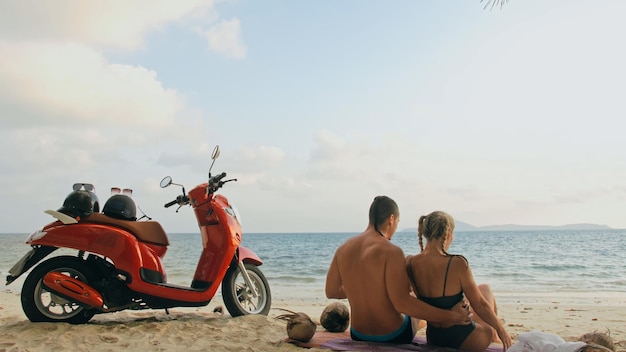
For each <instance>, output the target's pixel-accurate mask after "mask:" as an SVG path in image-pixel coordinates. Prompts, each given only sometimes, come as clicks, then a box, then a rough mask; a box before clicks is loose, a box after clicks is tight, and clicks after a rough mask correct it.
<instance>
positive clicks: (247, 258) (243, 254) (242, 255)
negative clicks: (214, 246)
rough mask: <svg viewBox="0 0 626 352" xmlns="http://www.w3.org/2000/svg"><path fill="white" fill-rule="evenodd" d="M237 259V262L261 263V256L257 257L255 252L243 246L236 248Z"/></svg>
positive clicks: (257, 264)
mask: <svg viewBox="0 0 626 352" xmlns="http://www.w3.org/2000/svg"><path fill="white" fill-rule="evenodd" d="M237 259H238V261H239V262H243V263H251V264H254V265H256V266H259V265H262V264H263V261H262V260H261V258H259V256H258V255H256V253H254V252H253V251H252V250H251V249H249V248H246V247H244V246H239V248H238V249H237Z"/></svg>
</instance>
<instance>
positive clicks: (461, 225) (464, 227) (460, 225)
mask: <svg viewBox="0 0 626 352" xmlns="http://www.w3.org/2000/svg"><path fill="white" fill-rule="evenodd" d="M454 223H455V226H454V231H459V232H460V231H524V230H525V231H533V230H537V231H545V230H612V228H611V227H609V226H607V225H598V224H569V225H560V226H548V225H514V224H506V225H488V226H473V225H470V224H468V223H466V222H463V221H458V220H455V222H454ZM416 231H417V228H415V227H414V228H406V229H403V230H402V232H416Z"/></svg>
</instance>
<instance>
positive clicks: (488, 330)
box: [407, 211, 512, 351]
mask: <svg viewBox="0 0 626 352" xmlns="http://www.w3.org/2000/svg"><path fill="white" fill-rule="evenodd" d="M417 233H418V238H419V245H420V249H421V253H420V254H418V255H416V256H409V257H407V271H408V274H409V278H410V279H411V284H412V286H413V290H414V291H415V295H416V296H417V297H418V298H420V299H421V300H422V301H424V302H426V303H428V304H430V305H433V306H436V307H439V308H444V309H449V308H450V307H452V306H454V305H455V304H457V303H458V302H459V301H462V300H463V297H464V295H465V297H466V298H467V300H468V301H469V303H470V305H471V307H472V309H473V312H474V313H475V318H476V319H475V321H472V323H471V324H469V325H452V326H450V325H444V324H441V323H436V322H428V325H427V328H426V339H427V340H428V343H429V344H431V345H435V346H440V347H448V348H457V349H461V350H465V351H484V350H485V349H486V348H487V347H488V346H489V344H490V343H491V342H492V339H493V337H494V333H493V329H495V331H496V333H497V335H498V337H499V338H500V340H501V341H502V344H503V347H504V348H503V350H505V351H506V349H507V348H509V347H510V346H511V344H512V341H511V337H510V336H509V334H508V333H507V332H506V330H505V329H504V326H503V325H502V323H501V322H500V320H499V319H498V317H497V314H496V304H495V300H494V298H493V295H492V294H491V290H490V289H489V286H487V285H481V287H480V288H479V287H478V286H477V285H476V282H475V281H474V276H473V275H472V271H471V269H470V267H469V264H468V262H467V259H465V257H463V256H461V255H451V254H448V252H447V250H448V249H449V248H450V245H451V244H452V240H453V239H454V219H453V218H452V217H451V216H450V215H449V214H447V213H445V212H442V211H435V212H433V213H430V214H429V215H426V216H421V217H420V218H419V221H418V229H417ZM422 238H426V241H427V242H426V246H425V247H424V244H423V240H422ZM492 328H493V329H492Z"/></svg>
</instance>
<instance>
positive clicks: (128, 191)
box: [111, 187, 133, 197]
mask: <svg viewBox="0 0 626 352" xmlns="http://www.w3.org/2000/svg"><path fill="white" fill-rule="evenodd" d="M119 193H122V194H125V195H127V196H129V197H130V196H132V195H133V190H132V189H130V188H124V189H121V188H119V187H111V194H119Z"/></svg>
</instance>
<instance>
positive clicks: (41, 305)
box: [21, 256, 95, 324]
mask: <svg viewBox="0 0 626 352" xmlns="http://www.w3.org/2000/svg"><path fill="white" fill-rule="evenodd" d="M52 271H55V272H60V273H63V274H64V275H67V276H71V277H73V278H75V279H78V280H80V281H83V282H89V281H90V280H93V278H94V276H93V274H92V272H91V271H90V270H89V268H88V267H87V266H86V265H85V261H83V260H81V259H80V258H77V257H70V256H61V257H54V258H51V259H48V260H47V261H45V262H43V263H41V264H39V265H38V266H37V267H35V268H34V269H33V271H32V272H31V273H30V274H29V275H28V276H27V277H26V280H24V284H23V286H22V294H21V301H22V309H23V310H24V313H25V314H26V316H27V317H28V319H29V320H30V321H32V322H64V323H70V324H84V323H86V322H88V321H89V319H91V318H92V317H93V316H94V314H95V310H93V309H87V308H85V307H83V306H81V305H79V304H78V303H76V302H73V301H71V300H68V299H66V298H64V297H61V296H59V295H57V294H55V293H53V292H50V291H49V290H48V289H47V288H46V286H45V285H44V283H43V277H44V276H46V274H48V273H49V272H52Z"/></svg>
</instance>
